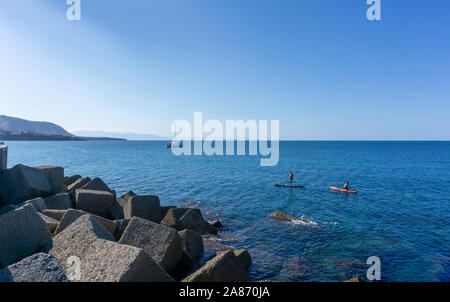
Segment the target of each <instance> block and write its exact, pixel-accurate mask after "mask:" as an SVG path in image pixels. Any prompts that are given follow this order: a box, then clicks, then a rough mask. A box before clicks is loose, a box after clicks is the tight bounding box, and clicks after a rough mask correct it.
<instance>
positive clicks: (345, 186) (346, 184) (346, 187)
mask: <svg viewBox="0 0 450 302" xmlns="http://www.w3.org/2000/svg"><path fill="white" fill-rule="evenodd" d="M348 185H349V183H348V181H347V182H346V183H345V185H344V189H345V190H348Z"/></svg>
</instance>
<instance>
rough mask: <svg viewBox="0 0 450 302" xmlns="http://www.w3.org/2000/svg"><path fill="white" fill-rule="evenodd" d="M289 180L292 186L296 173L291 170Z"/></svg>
mask: <svg viewBox="0 0 450 302" xmlns="http://www.w3.org/2000/svg"><path fill="white" fill-rule="evenodd" d="M289 181H290V182H291V187H292V182H293V181H294V174H293V173H292V171H291V172H289Z"/></svg>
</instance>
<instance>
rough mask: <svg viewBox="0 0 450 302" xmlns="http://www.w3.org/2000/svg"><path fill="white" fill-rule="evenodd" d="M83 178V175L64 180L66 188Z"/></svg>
mask: <svg viewBox="0 0 450 302" xmlns="http://www.w3.org/2000/svg"><path fill="white" fill-rule="evenodd" d="M79 178H81V175H72V176H69V177H67V178H65V179H64V186H65V187H66V188H67V187H68V186H70V185H71V184H73V183H74V182H75V181H76V180H77V179H79Z"/></svg>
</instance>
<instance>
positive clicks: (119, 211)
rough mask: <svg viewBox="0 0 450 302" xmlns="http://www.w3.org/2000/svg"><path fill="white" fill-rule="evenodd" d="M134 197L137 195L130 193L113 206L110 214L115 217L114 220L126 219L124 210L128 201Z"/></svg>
mask: <svg viewBox="0 0 450 302" xmlns="http://www.w3.org/2000/svg"><path fill="white" fill-rule="evenodd" d="M133 196H136V194H135V193H134V192H133V191H128V192H126V193H125V194H123V195H122V196H120V197H119V198H117V200H116V201H115V202H114V204H113V205H112V207H111V209H109V214H110V215H111V216H112V217H113V219H115V220H120V219H124V215H123V208H124V207H125V205H126V204H127V203H128V200H129V199H130V198H131V197H133Z"/></svg>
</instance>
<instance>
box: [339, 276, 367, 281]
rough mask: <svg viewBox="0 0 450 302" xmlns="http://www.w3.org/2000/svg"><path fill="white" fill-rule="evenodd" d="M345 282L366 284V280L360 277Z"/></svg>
mask: <svg viewBox="0 0 450 302" xmlns="http://www.w3.org/2000/svg"><path fill="white" fill-rule="evenodd" d="M343 282H366V280H364V279H363V278H361V277H359V276H358V277H353V278H351V279H349V280H345V281H343Z"/></svg>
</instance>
